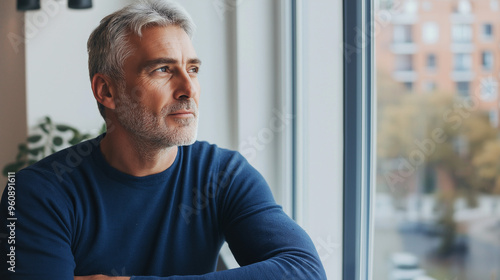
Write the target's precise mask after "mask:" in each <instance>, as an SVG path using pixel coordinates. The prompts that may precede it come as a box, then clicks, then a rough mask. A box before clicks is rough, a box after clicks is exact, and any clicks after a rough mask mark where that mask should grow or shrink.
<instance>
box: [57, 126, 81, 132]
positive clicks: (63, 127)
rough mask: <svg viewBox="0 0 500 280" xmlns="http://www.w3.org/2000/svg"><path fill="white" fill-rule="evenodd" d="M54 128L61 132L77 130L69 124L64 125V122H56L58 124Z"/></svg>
mask: <svg viewBox="0 0 500 280" xmlns="http://www.w3.org/2000/svg"><path fill="white" fill-rule="evenodd" d="M56 129H57V130H59V131H61V132H65V131H68V130H71V131H73V132H74V133H78V131H77V130H76V129H75V128H73V127H71V126H69V125H65V124H58V125H56Z"/></svg>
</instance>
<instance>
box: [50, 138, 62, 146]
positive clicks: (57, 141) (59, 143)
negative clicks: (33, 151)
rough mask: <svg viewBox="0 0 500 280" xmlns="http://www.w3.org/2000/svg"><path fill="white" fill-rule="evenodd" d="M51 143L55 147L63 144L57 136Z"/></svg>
mask: <svg viewBox="0 0 500 280" xmlns="http://www.w3.org/2000/svg"><path fill="white" fill-rule="evenodd" d="M52 143H53V144H54V145H55V146H61V145H62V143H63V139H62V138H61V137H59V136H56V137H54V138H53V139H52Z"/></svg>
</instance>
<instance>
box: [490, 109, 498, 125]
mask: <svg viewBox="0 0 500 280" xmlns="http://www.w3.org/2000/svg"><path fill="white" fill-rule="evenodd" d="M489 117H490V124H491V126H492V127H498V111H497V110H491V111H490V112H489Z"/></svg>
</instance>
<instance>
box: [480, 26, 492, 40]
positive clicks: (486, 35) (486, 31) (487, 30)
mask: <svg viewBox="0 0 500 280" xmlns="http://www.w3.org/2000/svg"><path fill="white" fill-rule="evenodd" d="M482 37H483V39H484V40H491V39H493V25H492V24H491V23H485V24H483V27H482Z"/></svg>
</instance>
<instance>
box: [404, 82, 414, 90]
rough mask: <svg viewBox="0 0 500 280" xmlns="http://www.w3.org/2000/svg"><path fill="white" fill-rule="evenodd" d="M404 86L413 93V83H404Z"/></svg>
mask: <svg viewBox="0 0 500 280" xmlns="http://www.w3.org/2000/svg"><path fill="white" fill-rule="evenodd" d="M403 85H404V86H405V89H406V91H408V92H412V91H413V82H404V83H403Z"/></svg>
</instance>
